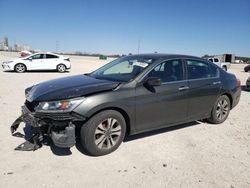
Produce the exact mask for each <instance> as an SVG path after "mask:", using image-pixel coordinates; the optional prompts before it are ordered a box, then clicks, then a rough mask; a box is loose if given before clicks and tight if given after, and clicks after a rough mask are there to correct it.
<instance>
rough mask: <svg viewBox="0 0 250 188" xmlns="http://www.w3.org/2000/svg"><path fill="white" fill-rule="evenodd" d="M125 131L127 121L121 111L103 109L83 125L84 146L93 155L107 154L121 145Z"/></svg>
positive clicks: (82, 139)
mask: <svg viewBox="0 0 250 188" xmlns="http://www.w3.org/2000/svg"><path fill="white" fill-rule="evenodd" d="M109 125H111V126H109ZM125 133H126V122H125V120H124V118H123V116H122V115H121V114H120V113H119V112H117V111H114V110H106V111H102V112H100V113H98V114H96V115H94V116H93V117H92V118H90V119H89V120H88V122H87V123H85V124H84V125H83V126H82V128H81V142H82V146H83V148H84V150H85V151H87V152H88V154H90V155H92V156H101V155H106V154H109V153H111V152H113V151H115V150H116V149H117V148H118V147H119V146H120V144H121V142H122V141H123V139H124V137H125Z"/></svg>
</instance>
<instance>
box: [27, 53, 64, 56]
mask: <svg viewBox="0 0 250 188" xmlns="http://www.w3.org/2000/svg"><path fill="white" fill-rule="evenodd" d="M36 54H51V55H55V56H60V55H58V54H54V53H51V52H36V53H33V54H31V55H36Z"/></svg>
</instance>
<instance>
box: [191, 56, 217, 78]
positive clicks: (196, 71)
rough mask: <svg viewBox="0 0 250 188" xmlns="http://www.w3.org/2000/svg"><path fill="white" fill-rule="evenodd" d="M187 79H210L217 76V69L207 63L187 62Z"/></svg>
mask: <svg viewBox="0 0 250 188" xmlns="http://www.w3.org/2000/svg"><path fill="white" fill-rule="evenodd" d="M187 70H188V79H201V78H212V77H216V76H218V74H219V73H218V69H217V68H216V67H215V66H213V65H210V64H209V63H206V62H203V61H198V60H187Z"/></svg>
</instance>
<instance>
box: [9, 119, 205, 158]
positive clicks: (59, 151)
mask: <svg viewBox="0 0 250 188" xmlns="http://www.w3.org/2000/svg"><path fill="white" fill-rule="evenodd" d="M202 122H203V121H193V122H189V123H184V124H180V125H176V126H172V127H167V128H162V129H157V130H153V131H148V132H145V133H139V134H136V135H131V136H126V137H125V139H124V141H123V142H130V141H133V140H137V139H143V138H145V137H149V136H155V135H159V134H163V133H167V132H169V131H174V130H178V129H183V128H188V127H191V126H195V125H199V124H201V123H202ZM204 122H205V121H204ZM23 131H24V134H22V133H20V132H16V133H14V134H13V136H15V137H19V138H24V139H25V140H26V141H27V140H29V139H30V138H31V137H32V130H31V126H30V125H29V124H26V125H25V126H24V128H23ZM43 145H45V146H49V147H50V150H51V151H52V153H53V154H54V155H57V156H67V155H72V152H71V150H70V148H59V147H57V146H55V145H54V143H53V142H52V141H49V142H47V144H43ZM75 147H76V149H77V150H78V151H79V152H81V153H82V154H84V155H86V156H91V155H90V154H89V153H88V152H87V151H86V150H85V149H84V148H83V147H82V145H81V139H80V137H79V135H77V137H76V144H75ZM91 157H93V156H91Z"/></svg>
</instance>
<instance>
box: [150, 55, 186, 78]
mask: <svg viewBox="0 0 250 188" xmlns="http://www.w3.org/2000/svg"><path fill="white" fill-rule="evenodd" d="M148 77H157V78H160V79H161V80H162V82H173V81H180V80H183V68H182V62H181V60H168V61H165V62H163V63H160V64H159V65H157V66H156V67H155V68H154V69H153V70H152V71H151V72H150V73H149V74H148Z"/></svg>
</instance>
